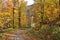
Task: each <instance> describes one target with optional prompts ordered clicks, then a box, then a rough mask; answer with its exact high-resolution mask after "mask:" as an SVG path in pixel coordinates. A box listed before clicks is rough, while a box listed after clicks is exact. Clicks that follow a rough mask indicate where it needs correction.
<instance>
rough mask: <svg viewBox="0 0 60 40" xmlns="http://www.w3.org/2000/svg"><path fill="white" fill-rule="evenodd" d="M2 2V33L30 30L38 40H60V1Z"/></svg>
mask: <svg viewBox="0 0 60 40" xmlns="http://www.w3.org/2000/svg"><path fill="white" fill-rule="evenodd" d="M34 1H35V3H34V4H33V5H29V6H27V2H25V1H24V0H0V30H1V31H0V33H1V32H2V30H4V29H8V28H13V29H15V30H16V29H21V28H22V29H23V28H27V29H25V30H28V32H27V33H26V34H28V35H32V36H33V37H34V38H36V39H37V40H60V2H59V1H60V0H34Z"/></svg>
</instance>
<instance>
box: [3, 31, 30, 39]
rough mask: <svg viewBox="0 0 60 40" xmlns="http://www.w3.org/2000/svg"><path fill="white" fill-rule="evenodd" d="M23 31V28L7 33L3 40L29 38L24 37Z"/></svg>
mask: <svg viewBox="0 0 60 40" xmlns="http://www.w3.org/2000/svg"><path fill="white" fill-rule="evenodd" d="M25 32H26V31H24V30H18V31H16V32H14V33H9V34H7V35H6V36H5V38H4V39H3V40H31V39H30V38H29V37H27V36H26V37H25Z"/></svg>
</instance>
